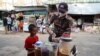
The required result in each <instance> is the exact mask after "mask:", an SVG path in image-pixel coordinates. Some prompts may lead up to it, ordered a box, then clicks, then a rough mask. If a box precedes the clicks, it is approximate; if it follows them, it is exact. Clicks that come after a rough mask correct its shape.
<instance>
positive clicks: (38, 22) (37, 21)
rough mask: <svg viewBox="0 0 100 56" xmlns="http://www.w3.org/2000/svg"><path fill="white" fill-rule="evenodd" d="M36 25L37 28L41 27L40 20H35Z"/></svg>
mask: <svg viewBox="0 0 100 56" xmlns="http://www.w3.org/2000/svg"><path fill="white" fill-rule="evenodd" d="M36 23H37V26H38V27H41V26H42V25H41V23H42V19H37V20H36Z"/></svg>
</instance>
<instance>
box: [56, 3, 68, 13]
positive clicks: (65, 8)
mask: <svg viewBox="0 0 100 56" xmlns="http://www.w3.org/2000/svg"><path fill="white" fill-rule="evenodd" d="M58 10H59V12H61V13H65V12H66V11H68V5H67V3H64V2H62V3H60V4H59V6H58Z"/></svg>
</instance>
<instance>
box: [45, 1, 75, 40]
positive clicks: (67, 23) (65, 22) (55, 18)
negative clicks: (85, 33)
mask: <svg viewBox="0 0 100 56" xmlns="http://www.w3.org/2000/svg"><path fill="white" fill-rule="evenodd" d="M58 11H59V12H53V14H52V16H51V18H50V24H53V23H54V30H53V31H52V30H51V29H49V28H48V27H46V29H47V31H48V33H49V34H50V37H49V41H50V42H55V41H56V40H58V41H59V38H57V37H60V36H62V34H63V33H64V32H68V33H69V34H70V33H71V27H72V26H73V22H74V20H73V19H72V17H70V16H69V15H68V14H67V12H68V5H67V4H66V3H60V4H59V6H58ZM53 32H54V33H55V34H54V33H53ZM55 35H56V36H55ZM54 37H56V38H54Z"/></svg>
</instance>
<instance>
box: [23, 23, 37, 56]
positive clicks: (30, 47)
mask: <svg viewBox="0 0 100 56" xmlns="http://www.w3.org/2000/svg"><path fill="white" fill-rule="evenodd" d="M28 29H29V33H30V36H28V37H27V38H26V40H25V49H26V50H27V52H28V55H27V56H35V53H34V49H35V48H36V47H35V46H34V44H35V43H36V42H37V41H38V36H37V35H36V33H37V32H38V28H37V27H36V26H35V25H34V24H30V25H29V27H28Z"/></svg>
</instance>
